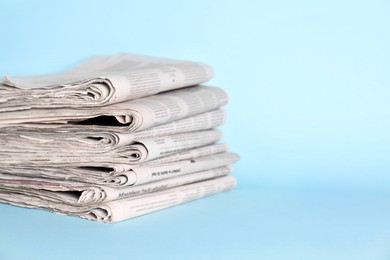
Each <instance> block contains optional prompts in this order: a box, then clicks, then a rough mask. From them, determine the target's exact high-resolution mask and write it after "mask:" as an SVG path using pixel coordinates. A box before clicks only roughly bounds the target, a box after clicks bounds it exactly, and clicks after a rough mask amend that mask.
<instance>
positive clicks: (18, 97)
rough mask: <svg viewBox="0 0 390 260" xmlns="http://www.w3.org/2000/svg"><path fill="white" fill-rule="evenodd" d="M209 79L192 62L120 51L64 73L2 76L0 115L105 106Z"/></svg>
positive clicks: (205, 70)
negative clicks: (23, 111)
mask: <svg viewBox="0 0 390 260" xmlns="http://www.w3.org/2000/svg"><path fill="white" fill-rule="evenodd" d="M212 75H213V71H212V69H211V68H210V67H209V66H207V65H205V64H203V63H198V62H191V61H179V60H171V59H162V58H154V57H147V56H139V55H131V54H126V53H121V54H117V55H113V56H94V57H91V58H90V59H88V60H86V61H84V62H83V63H81V64H80V65H79V66H76V67H75V68H74V69H72V70H70V71H68V72H64V73H59V74H52V75H44V76H31V77H9V76H6V77H4V78H3V79H2V81H1V84H0V112H4V111H15V110H25V109H31V108H37V107H40V108H53V107H83V108H84V107H93V106H102V105H108V104H113V103H118V102H123V101H126V100H131V99H136V98H141V97H145V96H150V95H154V94H157V93H159V92H163V91H167V90H172V89H177V88H182V87H187V86H193V85H197V84H200V83H202V82H205V81H207V80H209V79H210V78H211V77H212Z"/></svg>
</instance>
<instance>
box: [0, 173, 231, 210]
mask: <svg viewBox="0 0 390 260" xmlns="http://www.w3.org/2000/svg"><path fill="white" fill-rule="evenodd" d="M229 173H231V168H230V167H228V166H222V167H219V168H210V169H207V170H202V171H196V172H194V173H191V174H187V175H181V176H178V177H174V178H168V179H163V180H159V181H155V182H151V183H147V184H143V185H136V186H126V187H116V188H113V187H108V186H104V185H96V184H83V183H77V182H69V181H55V180H45V179H26V178H12V179H10V178H2V176H1V175H0V180H1V182H0V188H6V189H16V190H20V191H22V190H23V191H24V192H25V193H26V194H30V195H32V196H39V197H41V198H45V199H46V200H48V201H53V202H58V203H61V202H62V203H66V204H68V205H74V206H79V205H94V204H97V203H101V202H107V201H112V200H118V199H123V198H128V197H134V196H138V195H142V194H146V193H151V192H156V191H160V190H165V189H169V188H172V187H177V186H180V185H185V184H189V183H194V182H198V181H203V180H207V179H212V178H216V177H220V176H224V175H227V174H229Z"/></svg>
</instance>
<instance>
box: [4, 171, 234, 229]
mask: <svg viewBox="0 0 390 260" xmlns="http://www.w3.org/2000/svg"><path fill="white" fill-rule="evenodd" d="M236 183H237V182H236V179H235V178H234V177H233V176H226V177H218V178H215V179H211V180H205V181H200V182H196V183H192V184H186V185H182V186H178V187H173V188H170V189H166V190H162V191H157V192H153V193H149V194H144V195H140V196H136V197H129V198H124V199H119V200H113V201H108V202H102V203H99V204H97V205H92V206H74V205H68V204H65V203H57V202H55V201H49V200H47V199H46V198H43V197H41V196H39V195H33V194H28V192H26V191H25V190H19V189H12V188H10V189H9V188H0V202H5V203H9V204H13V205H17V206H22V207H30V208H41V209H47V210H50V211H54V212H56V213H60V214H66V215H74V216H79V217H82V218H86V219H89V220H95V221H101V222H107V223H113V222H119V221H123V220H126V219H129V218H134V217H137V216H140V215H144V214H148V213H151V212H154V211H158V210H162V209H165V208H168V207H172V206H175V205H179V204H182V203H185V202H189V201H192V200H195V199H199V198H202V197H205V196H208V195H212V194H215V193H218V192H223V191H227V190H230V189H231V188H233V187H234V186H236Z"/></svg>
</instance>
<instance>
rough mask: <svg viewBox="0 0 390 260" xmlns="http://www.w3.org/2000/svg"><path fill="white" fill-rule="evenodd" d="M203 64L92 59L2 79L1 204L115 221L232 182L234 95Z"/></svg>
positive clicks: (138, 58)
mask: <svg viewBox="0 0 390 260" xmlns="http://www.w3.org/2000/svg"><path fill="white" fill-rule="evenodd" d="M212 74H213V72H212V69H211V68H210V67H209V66H207V65H205V64H202V63H197V62H189V61H178V60H171V59H161V58H154V57H145V56H138V55H130V54H124V53H122V54H118V55H114V56H94V57H92V58H90V59H88V60H86V61H84V62H82V63H81V64H79V65H77V66H75V67H74V68H72V69H71V70H69V71H66V72H64V73H60V74H52V75H44V76H32V77H3V79H2V80H1V83H0V166H1V167H0V202H4V203H9V204H13V205H18V206H22V207H31V208H41V209H46V210H50V211H53V212H56V213H60V214H66V215H74V216H79V217H82V218H86V219H91V220H96V221H103V222H117V221H122V220H125V219H128V218H132V217H136V216H139V215H143V214H147V213H150V212H153V211H157V210H160V209H164V208H167V207H171V206H174V205H178V204H181V203H184V202H187V201H191V200H194V199H198V198H201V197H204V196H207V195H210V194H214V193H218V192H222V191H226V190H229V189H231V188H232V187H234V186H235V185H236V180H235V178H234V177H233V176H230V175H229V174H230V173H231V168H230V165H231V164H232V163H234V162H235V161H237V160H238V155H237V154H235V153H231V152H228V151H227V146H226V144H223V143H219V140H220V138H221V132H220V131H219V130H217V129H216V128H217V127H218V126H220V125H221V124H222V123H223V122H224V119H225V112H224V111H223V110H222V109H221V107H222V106H224V105H225V104H226V103H227V96H226V93H225V92H224V91H223V90H222V89H220V88H217V87H211V86H204V85H199V84H201V83H204V82H206V81H208V80H209V79H210V78H211V76H212Z"/></svg>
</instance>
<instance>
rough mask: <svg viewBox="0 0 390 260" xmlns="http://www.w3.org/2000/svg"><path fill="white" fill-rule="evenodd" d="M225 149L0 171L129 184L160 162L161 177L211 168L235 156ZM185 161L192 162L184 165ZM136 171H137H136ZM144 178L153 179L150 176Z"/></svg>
mask: <svg viewBox="0 0 390 260" xmlns="http://www.w3.org/2000/svg"><path fill="white" fill-rule="evenodd" d="M226 152H227V145H226V144H213V145H208V146H203V147H199V148H195V149H192V150H189V151H185V152H181V153H177V154H173V155H169V156H166V157H162V158H159V159H156V160H153V161H149V162H145V163H143V164H140V165H138V166H134V165H130V164H112V163H102V164H84V165H83V164H81V163H76V164H71V165H69V164H65V165H51V166H50V165H49V166H42V165H36V166H35V167H31V165H7V167H2V168H1V169H0V174H1V176H2V178H3V179H23V178H25V179H27V180H28V179H50V180H57V181H66V182H67V181H70V182H81V183H87V184H88V183H89V184H97V185H104V186H109V187H121V186H132V185H137V183H138V184H139V183H140V182H138V176H140V174H141V173H142V174H144V177H143V178H142V179H143V180H144V181H143V182H144V183H145V182H146V181H145V179H147V177H146V176H152V173H153V172H157V171H154V170H153V169H157V170H158V168H159V166H160V165H164V167H165V170H168V171H171V174H169V175H168V174H165V177H170V176H171V175H172V173H176V174H185V173H190V172H194V170H196V169H199V170H202V169H207V168H212V167H211V166H212V165H215V166H214V167H218V165H222V164H228V163H229V162H235V161H236V160H238V156H237V155H236V154H234V153H230V154H227V153H226ZM210 156H212V157H210ZM208 158H211V160H213V161H212V162H211V163H207V159H208ZM224 158H225V159H224ZM214 160H215V161H214ZM223 162H226V163H223ZM187 164H188V165H192V166H191V167H186V165H187ZM201 165H204V166H201ZM192 167H193V168H192ZM202 167H203V168H202ZM138 171H140V172H139V173H138ZM160 175H161V174H160ZM161 176H162V175H161ZM148 178H150V179H154V178H152V177H148Z"/></svg>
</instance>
